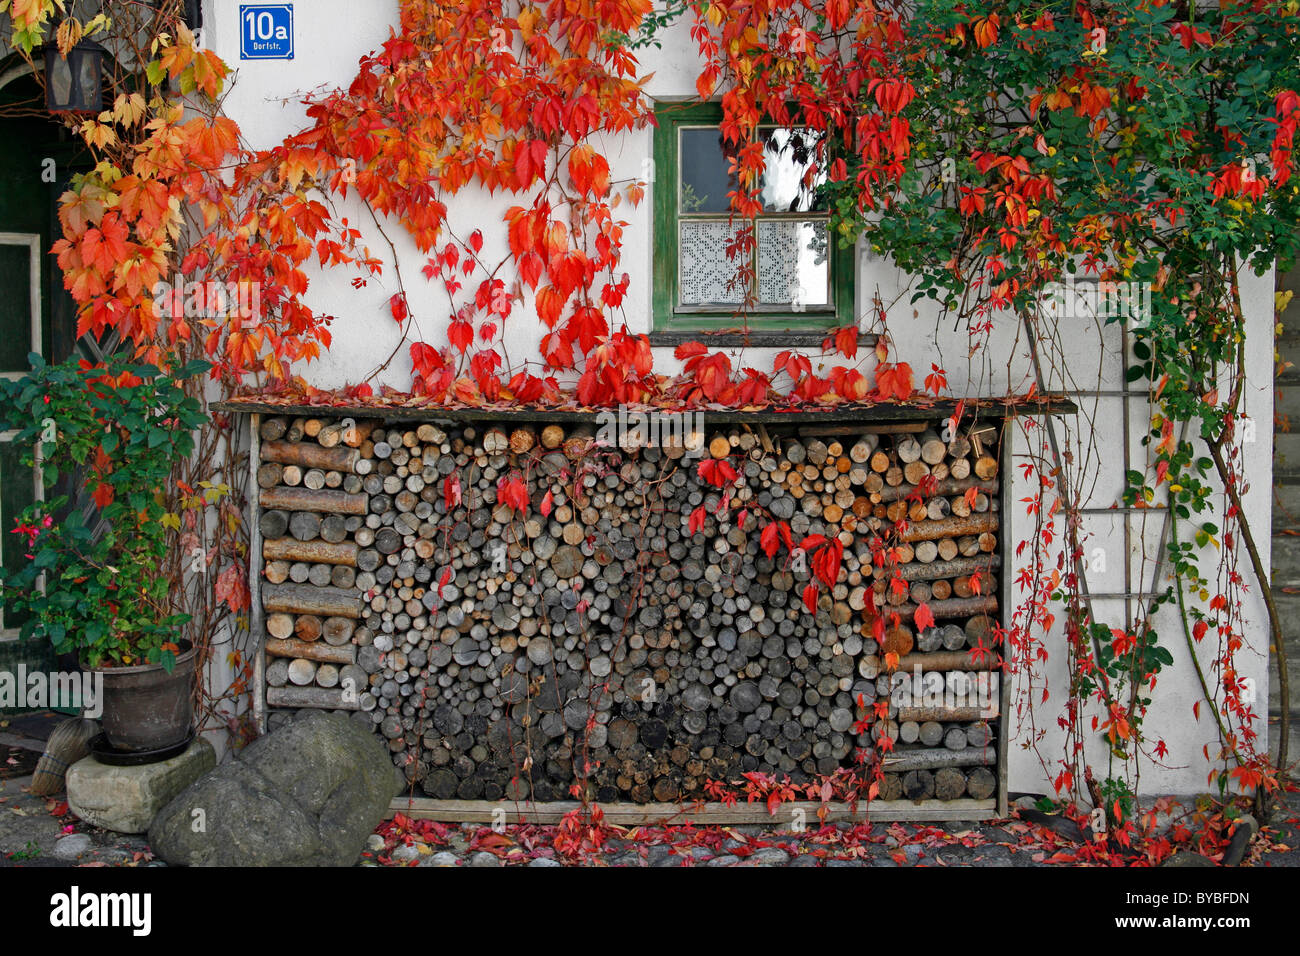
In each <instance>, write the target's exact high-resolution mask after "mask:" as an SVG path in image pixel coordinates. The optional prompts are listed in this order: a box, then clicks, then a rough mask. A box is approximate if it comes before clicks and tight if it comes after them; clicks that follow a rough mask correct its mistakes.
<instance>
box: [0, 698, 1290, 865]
mask: <svg viewBox="0 0 1300 956" xmlns="http://www.w3.org/2000/svg"><path fill="white" fill-rule="evenodd" d="M0 723H3V722H0ZM24 730H26V732H27V733H32V734H37V733H40V730H39V725H36V724H32V723H31V722H28V723H26V724H24V723H22V722H15V725H11V726H8V727H4V726H0V761H3V760H5V759H6V756H7V755H8V754H9V753H10V748H15V747H17V748H22V749H25V750H29V751H34V752H37V753H39V752H40V750H41V749H42V748H43V741H41V740H40V739H37V738H36V737H28V736H25V735H24V733H23V731H24ZM15 731H17V732H15ZM30 786H31V777H30V776H20V777H12V778H10V779H7V780H6V779H0V867H8V866H128V867H137V866H162V865H164V864H163V863H162V862H161V861H159V860H155V859H154V858H153V855H152V853H151V852H150V851H149V846H148V841H147V840H146V838H145V837H144V836H128V835H124V834H119V833H113V832H111V831H108V830H102V829H99V828H97V827H93V826H90V825H88V824H86V823H83V822H82V821H81V820H78V819H77V818H76V817H75V816H74V815H73V814H72V813H70V812H69V810H68V806H67V803H66V802H65V800H64V797H63V795H62V794H60V795H58V796H56V797H54V798H45V797H37V796H34V795H32V793H31V792H30ZM1289 798H1290V803H1291V806H1292V807H1293V808H1295V809H1287V808H1286V807H1285V806H1283V807H1281V808H1280V810H1279V811H1278V812H1276V813H1275V814H1274V816H1273V820H1272V822H1271V824H1270V825H1269V826H1266V827H1265V828H1264V829H1263V830H1262V831H1261V833H1260V834H1259V835H1258V836H1257V837H1256V838H1255V840H1254V842H1253V844H1252V845H1251V849H1250V852H1249V854H1248V855H1247V856H1246V858H1245V859H1244V860H1243V865H1245V866H1287V867H1290V866H1300V793H1292V794H1290V795H1289ZM1024 802H1025V803H1026V806H1028V805H1029V804H1031V803H1032V801H1024ZM1207 819H1208V822H1209V824H1210V826H1211V828H1213V827H1214V826H1216V825H1221V824H1222V818H1221V817H1219V816H1216V815H1215V811H1214V808H1212V807H1211V808H1209V809H1208V810H1206V811H1205V812H1200V811H1198V810H1197V809H1196V808H1195V807H1194V806H1193V805H1191V804H1190V803H1188V804H1186V805H1183V806H1179V807H1175V808H1171V809H1170V810H1169V811H1168V812H1167V813H1166V815H1165V817H1164V822H1162V825H1161V826H1162V829H1163V830H1164V832H1165V833H1167V834H1169V835H1171V836H1173V838H1174V842H1175V844H1176V845H1175V846H1171V847H1168V848H1162V849H1161V850H1159V851H1156V854H1155V855H1156V859H1157V860H1163V859H1165V858H1166V857H1167V856H1168V855H1169V851H1170V850H1171V849H1182V850H1185V851H1188V850H1197V849H1199V850H1201V851H1203V852H1205V853H1208V854H1209V855H1210V858H1211V859H1217V857H1218V856H1219V855H1220V854H1221V852H1222V849H1223V843H1222V842H1221V841H1220V842H1217V843H1214V844H1212V845H1210V846H1201V847H1195V846H1191V845H1190V844H1189V843H1188V839H1189V836H1190V834H1191V833H1197V832H1201V831H1202V830H1203V825H1204V824H1205V823H1206V821H1207ZM811 823H812V824H814V825H810V826H809V828H808V829H806V830H804V831H802V832H794V831H791V830H780V829H776V828H773V827H768V826H739V827H689V826H677V827H642V828H638V829H632V830H627V829H621V828H614V827H607V828H604V829H602V830H599V831H595V832H592V831H587V832H577V833H570V832H561V830H560V829H559V828H557V827H555V826H537V825H518V826H509V827H505V828H504V829H503V830H502V831H500V832H497V831H494V830H493V829H492V828H491V827H488V826H482V825H464V826H456V825H449V824H439V823H433V822H430V821H419V820H408V819H405V818H402V817H400V816H399V817H397V818H395V819H393V820H388V821H385V822H384V823H383V824H382V825H381V826H380V827H379V828H378V830H377V831H376V833H375V834H373V835H372V836H371V837H370V843H369V847H368V849H367V850H366V851H365V852H364V853H363V854H362V857H361V859H360V860H358V864H359V865H361V866H522V865H526V866H537V867H546V866H561V865H566V864H573V863H577V862H581V863H584V864H586V865H595V866H801V867H802V866H883V867H898V866H1077V865H1132V864H1133V863H1137V864H1138V865H1143V864H1144V863H1149V862H1152V861H1151V860H1150V858H1149V857H1148V858H1146V859H1142V858H1136V857H1131V858H1128V859H1125V858H1123V857H1121V856H1119V855H1118V854H1114V853H1108V852H1106V851H1105V850H1104V848H1101V847H1098V846H1097V845H1095V844H1094V845H1089V844H1088V843H1087V842H1086V841H1082V840H1081V839H1080V837H1081V834H1080V833H1079V831H1078V830H1077V829H1072V827H1071V825H1067V826H1064V827H1062V828H1061V829H1062V830H1064V831H1065V834H1064V835H1062V834H1060V833H1057V832H1055V831H1053V830H1050V829H1047V828H1045V827H1043V826H1040V825H1038V824H1037V823H1035V822H1033V821H1031V820H1029V819H1022V818H1020V817H1019V811H1018V812H1017V817H1016V818H1013V819H1010V820H1003V821H998V822H995V823H987V824H971V823H952V824H943V825H933V826H927V825H921V824H898V823H894V824H882V823H877V824H857V825H851V824H836V825H828V826H825V827H817V826H816V825H815V821H811ZM575 840H577V841H582V840H585V841H586V842H585V844H583V845H582V847H581V849H578V848H577V843H575ZM557 847H558V849H557ZM566 851H567V852H566ZM1187 859H1188V857H1187V856H1184V857H1181V858H1180V860H1181V861H1182V862H1186V861H1187ZM1191 862H1193V863H1201V864H1202V865H1204V864H1205V863H1207V862H1208V863H1209V864H1210V865H1214V864H1213V862H1210V860H1201V859H1192V860H1191Z"/></svg>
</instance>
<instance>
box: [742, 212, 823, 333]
mask: <svg viewBox="0 0 1300 956" xmlns="http://www.w3.org/2000/svg"><path fill="white" fill-rule="evenodd" d="M828 239H829V236H828V232H827V228H826V221H825V220H818V219H814V220H797V219H762V220H759V223H758V300H759V303H760V304H762V305H780V306H784V307H786V308H790V309H795V306H796V305H802V306H803V307H804V308H824V307H825V306H827V305H829V304H830V288H829V280H830V262H829V259H828V253H829V243H828ZM795 311H798V310H797V309H795Z"/></svg>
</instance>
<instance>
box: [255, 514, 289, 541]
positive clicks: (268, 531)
mask: <svg viewBox="0 0 1300 956" xmlns="http://www.w3.org/2000/svg"><path fill="white" fill-rule="evenodd" d="M257 526H258V529H259V530H260V531H261V532H262V537H263V538H280V537H283V536H284V533H285V532H286V531H288V530H289V512H287V511H280V510H278V509H276V510H271V511H263V512H262V515H261V517H260V518H258V520H257Z"/></svg>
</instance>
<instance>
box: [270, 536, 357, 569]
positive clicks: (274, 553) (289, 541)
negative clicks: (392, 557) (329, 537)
mask: <svg viewBox="0 0 1300 956" xmlns="http://www.w3.org/2000/svg"><path fill="white" fill-rule="evenodd" d="M357 551H358V548H357V545H356V542H355V541H340V542H338V543H337V544H331V543H330V542H328V541H297V540H295V539H293V538H268V539H266V540H264V541H263V542H262V557H263V558H265V559H266V560H268V561H311V562H315V563H318V564H346V565H348V566H349V567H356V565H357Z"/></svg>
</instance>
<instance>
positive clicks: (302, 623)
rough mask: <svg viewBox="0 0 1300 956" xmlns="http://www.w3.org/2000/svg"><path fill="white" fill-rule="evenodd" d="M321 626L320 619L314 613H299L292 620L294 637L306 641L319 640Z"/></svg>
mask: <svg viewBox="0 0 1300 956" xmlns="http://www.w3.org/2000/svg"><path fill="white" fill-rule="evenodd" d="M321 628H322V624H321V619H320V618H319V617H317V616H316V615H315V614H299V615H298V617H297V619H296V620H295V621H294V622H293V634H294V637H296V638H297V639H298V640H300V641H305V642H308V643H310V642H311V641H318V640H320V635H321Z"/></svg>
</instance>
